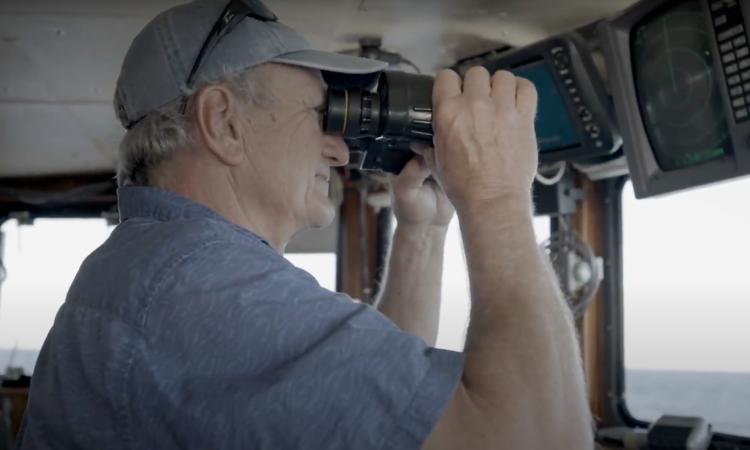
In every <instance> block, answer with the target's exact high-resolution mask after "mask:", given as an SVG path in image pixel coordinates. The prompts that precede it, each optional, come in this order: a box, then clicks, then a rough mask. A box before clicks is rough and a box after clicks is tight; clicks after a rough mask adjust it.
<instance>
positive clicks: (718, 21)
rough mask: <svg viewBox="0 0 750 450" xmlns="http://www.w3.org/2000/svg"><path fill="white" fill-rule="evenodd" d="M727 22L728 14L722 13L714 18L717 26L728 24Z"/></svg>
mask: <svg viewBox="0 0 750 450" xmlns="http://www.w3.org/2000/svg"><path fill="white" fill-rule="evenodd" d="M726 23H727V16H725V15H724V14H722V15H720V16H718V17H716V18H715V19H714V25H715V26H717V27H720V26H722V25H726Z"/></svg>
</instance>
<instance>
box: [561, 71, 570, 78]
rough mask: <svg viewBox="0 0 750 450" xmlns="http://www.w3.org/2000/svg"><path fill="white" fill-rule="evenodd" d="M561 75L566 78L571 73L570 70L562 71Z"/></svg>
mask: <svg viewBox="0 0 750 450" xmlns="http://www.w3.org/2000/svg"><path fill="white" fill-rule="evenodd" d="M559 73H560V76H562V77H566V76H568V74H569V73H570V70H568V69H560V72H559Z"/></svg>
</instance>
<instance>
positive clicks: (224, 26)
mask: <svg viewBox="0 0 750 450" xmlns="http://www.w3.org/2000/svg"><path fill="white" fill-rule="evenodd" d="M246 17H251V18H253V19H256V20H260V21H262V22H276V21H277V20H279V19H278V17H276V14H274V13H273V12H272V11H271V10H270V9H268V8H267V7H266V5H264V4H263V3H261V2H260V1H259V0H231V1H230V2H229V4H227V6H226V8H224V10H223V11H222V13H221V15H220V16H219V19H218V20H217V21H216V23H214V26H213V28H211V31H210V32H209V33H208V36H206V39H205V40H204V41H203V46H201V49H200V51H199V52H198V56H196V58H195V62H194V63H193V68H192V69H190V74H189V75H188V78H187V80H186V81H185V86H186V87H187V89H192V88H193V87H194V86H193V85H194V84H195V81H196V80H197V79H198V74H199V73H200V69H201V66H202V65H203V62H204V61H205V60H206V59H208V56H209V55H210V54H211V52H212V51H213V50H214V48H216V46H217V45H218V44H219V42H220V41H221V39H222V38H223V37H224V36H226V35H227V34H229V33H230V32H231V31H232V30H233V29H234V28H235V27H236V26H237V25H238V24H239V23H240V22H242V21H243V20H244V19H245V18H246ZM186 110H187V97H185V96H183V97H182V103H181V104H180V113H181V114H185V111H186Z"/></svg>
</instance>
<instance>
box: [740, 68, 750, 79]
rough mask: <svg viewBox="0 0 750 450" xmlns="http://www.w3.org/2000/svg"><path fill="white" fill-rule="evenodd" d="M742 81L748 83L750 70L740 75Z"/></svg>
mask: <svg viewBox="0 0 750 450" xmlns="http://www.w3.org/2000/svg"><path fill="white" fill-rule="evenodd" d="M740 76H741V77H742V81H750V70H746V71H744V72H742V74H740Z"/></svg>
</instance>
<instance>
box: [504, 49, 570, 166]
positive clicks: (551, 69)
mask: <svg viewBox="0 0 750 450" xmlns="http://www.w3.org/2000/svg"><path fill="white" fill-rule="evenodd" d="M538 63H542V64H544V65H545V67H546V69H547V72H548V73H549V75H550V77H552V81H553V82H554V83H555V87H556V88H557V94H558V95H559V97H560V99H561V100H562V102H563V106H564V107H565V110H566V112H567V113H568V119H570V123H571V124H572V125H573V129H574V131H575V134H576V139H577V140H578V142H577V143H575V144H572V145H566V146H561V147H557V148H555V149H554V150H545V151H541V149H540V150H539V157H540V158H541V157H542V156H543V155H557V154H559V153H560V152H564V151H569V150H571V149H578V148H581V147H583V145H584V135H583V129H582V127H581V123H580V120H578V118H577V117H576V115H575V113H574V111H573V105H572V104H571V101H570V96H568V95H566V94H565V93H564V90H565V88H564V85H563V84H562V83H561V82H560V80H559V75H558V74H557V71H556V70H555V66H554V64H552V62H551V61H549V59H548V58H547V57H546V55H537V56H535V57H532V58H530V59H528V60H525V61H523V62H520V63H517V64H512V65H510V66H509V67H508V69H509V70H510V71H513V70H516V69H519V68H523V67H526V66H530V65H532V64H538ZM537 114H538V113H537ZM537 137H538V136H537Z"/></svg>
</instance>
